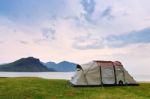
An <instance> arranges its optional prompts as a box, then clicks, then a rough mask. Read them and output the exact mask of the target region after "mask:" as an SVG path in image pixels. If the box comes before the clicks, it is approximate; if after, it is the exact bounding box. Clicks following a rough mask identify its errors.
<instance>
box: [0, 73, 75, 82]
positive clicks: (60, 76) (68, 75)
mask: <svg viewBox="0 0 150 99" xmlns="http://www.w3.org/2000/svg"><path fill="white" fill-rule="evenodd" d="M73 75H74V72H0V77H40V78H46V79H66V80H70V79H71V77H72V76H73Z"/></svg>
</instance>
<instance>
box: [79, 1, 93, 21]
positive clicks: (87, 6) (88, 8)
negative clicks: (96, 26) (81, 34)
mask: <svg viewBox="0 0 150 99" xmlns="http://www.w3.org/2000/svg"><path fill="white" fill-rule="evenodd" d="M81 5H82V6H83V8H84V11H85V13H83V14H84V17H85V19H86V20H87V21H89V22H90V21H91V20H92V19H91V17H92V14H93V12H94V10H95V5H96V3H95V1H94V0H81Z"/></svg>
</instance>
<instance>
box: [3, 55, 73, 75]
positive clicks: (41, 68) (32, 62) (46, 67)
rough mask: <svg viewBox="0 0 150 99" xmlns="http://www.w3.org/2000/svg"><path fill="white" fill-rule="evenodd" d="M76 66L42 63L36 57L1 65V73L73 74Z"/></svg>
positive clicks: (69, 63)
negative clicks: (49, 72)
mask: <svg viewBox="0 0 150 99" xmlns="http://www.w3.org/2000/svg"><path fill="white" fill-rule="evenodd" d="M75 68H76V64H75V63H71V62H68V61H62V62H60V63H58V64H56V63H55V62H47V63H44V62H41V61H40V60H39V59H37V58H34V57H27V58H21V59H18V60H16V61H14V62H11V63H8V64H2V65H0V71H3V72H6V71H7V72H48V71H51V72H54V71H55V72H71V71H75Z"/></svg>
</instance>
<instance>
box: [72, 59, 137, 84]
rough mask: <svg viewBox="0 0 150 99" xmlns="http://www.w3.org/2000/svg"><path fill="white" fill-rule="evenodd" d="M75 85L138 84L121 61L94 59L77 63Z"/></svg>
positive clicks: (74, 77)
mask: <svg viewBox="0 0 150 99" xmlns="http://www.w3.org/2000/svg"><path fill="white" fill-rule="evenodd" d="M70 83H71V85H73V86H97V85H100V86H103V85H138V84H137V82H136V81H135V80H134V79H133V77H132V76H131V75H130V74H129V73H128V72H127V71H126V70H125V68H124V67H123V65H122V64H121V62H119V61H114V62H113V61H92V62H89V63H86V64H83V65H77V67H76V72H75V75H74V76H73V77H72V79H71V80H70Z"/></svg>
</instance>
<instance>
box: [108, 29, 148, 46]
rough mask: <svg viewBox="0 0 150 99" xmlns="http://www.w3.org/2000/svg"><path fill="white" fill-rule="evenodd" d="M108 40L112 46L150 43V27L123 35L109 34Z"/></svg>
mask: <svg viewBox="0 0 150 99" xmlns="http://www.w3.org/2000/svg"><path fill="white" fill-rule="evenodd" d="M106 40H107V43H108V45H109V46H111V47H122V46H127V45H130V44H137V43H150V28H145V29H142V30H139V31H133V32H129V33H125V34H121V35H111V36H108V37H107V38H106Z"/></svg>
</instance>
